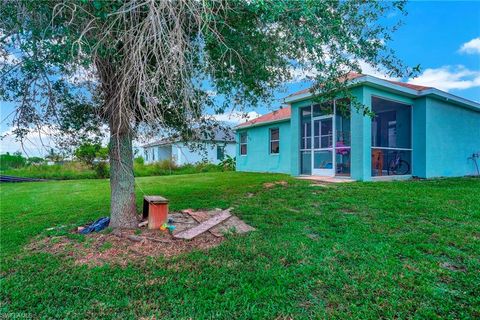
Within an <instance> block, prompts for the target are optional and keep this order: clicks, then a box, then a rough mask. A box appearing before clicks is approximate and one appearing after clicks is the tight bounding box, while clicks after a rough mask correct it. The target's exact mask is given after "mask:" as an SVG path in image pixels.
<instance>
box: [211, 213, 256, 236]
mask: <svg viewBox="0 0 480 320" xmlns="http://www.w3.org/2000/svg"><path fill="white" fill-rule="evenodd" d="M254 230H255V228H254V227H252V226H249V225H248V224H246V223H245V222H243V220H241V219H240V218H238V217H236V216H231V217H230V218H229V219H228V220H225V221H224V222H222V223H221V224H219V225H217V226H215V227H213V228H212V229H210V232H211V233H212V234H213V235H215V236H217V237H221V236H223V235H225V234H226V233H232V232H233V233H246V232H250V231H254Z"/></svg>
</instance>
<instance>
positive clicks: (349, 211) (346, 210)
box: [341, 208, 358, 214]
mask: <svg viewBox="0 0 480 320" xmlns="http://www.w3.org/2000/svg"><path fill="white" fill-rule="evenodd" d="M341 211H342V213H344V214H357V213H358V211H357V210H355V209H351V208H343V209H341Z"/></svg>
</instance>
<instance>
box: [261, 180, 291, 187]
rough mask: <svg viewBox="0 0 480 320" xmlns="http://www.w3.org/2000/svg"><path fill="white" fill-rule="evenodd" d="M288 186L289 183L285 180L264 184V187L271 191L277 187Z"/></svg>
mask: <svg viewBox="0 0 480 320" xmlns="http://www.w3.org/2000/svg"><path fill="white" fill-rule="evenodd" d="M279 185H280V186H284V187H285V186H287V185H288V182H287V181H284V180H281V181H277V182H265V183H264V184H263V187H264V188H265V189H270V188H273V187H275V186H279Z"/></svg>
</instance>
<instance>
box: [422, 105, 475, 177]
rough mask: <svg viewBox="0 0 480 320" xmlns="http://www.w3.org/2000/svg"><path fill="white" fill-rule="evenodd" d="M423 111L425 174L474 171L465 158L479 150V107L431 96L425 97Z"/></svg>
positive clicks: (443, 174) (442, 175) (440, 174)
mask: <svg viewBox="0 0 480 320" xmlns="http://www.w3.org/2000/svg"><path fill="white" fill-rule="evenodd" d="M425 111H426V115H425V118H426V142H425V145H426V148H425V152H426V154H425V159H426V161H425V162H426V166H425V178H433V177H455V176H464V175H471V174H475V173H476V168H475V163H474V162H473V160H471V159H470V160H469V159H468V158H469V157H471V156H472V154H473V153H479V152H480V111H474V110H469V109H465V108H459V107H456V106H454V105H452V104H450V103H448V102H445V101H440V100H437V99H433V98H427V100H426V110H425ZM479 164H480V163H479Z"/></svg>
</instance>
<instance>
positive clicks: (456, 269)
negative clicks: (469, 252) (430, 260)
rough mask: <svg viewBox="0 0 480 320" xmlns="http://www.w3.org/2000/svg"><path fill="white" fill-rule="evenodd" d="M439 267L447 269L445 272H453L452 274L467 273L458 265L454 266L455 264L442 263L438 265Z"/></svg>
mask: <svg viewBox="0 0 480 320" xmlns="http://www.w3.org/2000/svg"><path fill="white" fill-rule="evenodd" d="M440 267H442V268H444V269H447V270H450V271H454V272H465V271H467V269H466V268H465V267H463V266H459V265H456V264H453V263H450V262H442V263H441V264H440Z"/></svg>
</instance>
